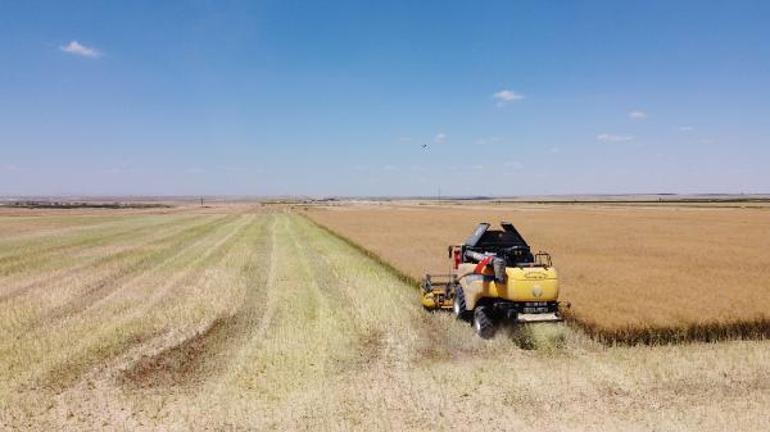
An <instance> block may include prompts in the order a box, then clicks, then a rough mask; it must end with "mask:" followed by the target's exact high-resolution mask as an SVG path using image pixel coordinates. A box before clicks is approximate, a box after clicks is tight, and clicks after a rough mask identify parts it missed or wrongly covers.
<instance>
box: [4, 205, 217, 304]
mask: <svg viewBox="0 0 770 432" xmlns="http://www.w3.org/2000/svg"><path fill="white" fill-rule="evenodd" d="M195 221H196V220H195V219H183V220H174V221H170V222H166V223H162V224H160V225H151V226H147V227H143V228H139V229H136V230H130V231H126V232H123V233H120V234H116V236H108V237H109V240H107V241H106V242H104V243H103V244H107V243H108V242H110V241H115V240H116V238H118V237H119V238H123V237H129V236H133V237H136V238H137V239H140V241H139V242H130V243H128V244H126V245H124V246H121V247H118V248H117V250H115V251H113V252H110V253H108V254H106V255H97V256H95V257H94V258H92V259H88V260H86V262H84V263H82V264H79V265H76V266H74V267H68V268H64V269H62V270H58V271H57V270H55V271H52V272H50V273H47V274H44V275H43V276H42V277H39V278H36V279H35V280H33V281H31V282H28V283H26V284H24V285H21V286H19V287H17V288H14V289H11V290H10V291H8V292H6V293H3V294H0V304H2V303H4V302H7V301H9V300H13V299H15V298H18V297H20V296H23V295H25V294H29V293H31V292H33V291H35V290H37V289H40V288H44V287H50V286H51V283H52V282H54V281H55V283H56V284H57V285H61V284H62V283H64V282H65V281H67V280H68V279H70V278H72V277H76V276H77V275H79V274H80V273H82V272H84V271H87V270H93V269H94V268H99V267H103V266H105V265H108V264H110V263H113V262H115V261H119V260H120V259H122V258H123V257H125V256H127V254H129V253H131V252H132V251H136V250H138V249H141V248H145V247H152V246H153V245H154V244H155V243H157V242H160V241H163V240H164V239H167V238H169V237H171V236H173V235H175V234H177V233H178V232H180V231H181V230H179V231H178V230H176V229H173V228H176V227H177V226H179V225H181V227H182V229H184V228H185V226H186V225H189V224H191V222H195ZM206 223H208V222H207V221H204V222H202V223H200V224H192V225H193V226H200V225H204V224H206ZM163 228H169V230H170V234H169V233H168V232H167V234H166V235H164V236H163V237H161V238H158V239H152V238H149V239H148V238H147V235H149V234H152V233H153V232H154V231H155V230H157V229H163Z"/></svg>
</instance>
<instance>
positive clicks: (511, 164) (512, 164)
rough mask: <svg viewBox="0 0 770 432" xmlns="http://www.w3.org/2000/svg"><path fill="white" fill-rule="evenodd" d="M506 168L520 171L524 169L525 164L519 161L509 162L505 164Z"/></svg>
mask: <svg viewBox="0 0 770 432" xmlns="http://www.w3.org/2000/svg"><path fill="white" fill-rule="evenodd" d="M503 166H505V167H506V168H513V169H514V170H520V169H522V168H524V164H522V163H521V162H519V161H509V162H505V163H504V164H503Z"/></svg>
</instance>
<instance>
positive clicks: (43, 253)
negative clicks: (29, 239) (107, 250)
mask: <svg viewBox="0 0 770 432" xmlns="http://www.w3.org/2000/svg"><path fill="white" fill-rule="evenodd" d="M189 219H191V218H188V220H189ZM183 221H184V220H182V221H180V220H172V221H168V220H159V221H155V223H150V224H146V225H141V226H137V227H132V226H130V224H129V222H132V221H129V222H122V223H119V224H116V225H119V226H120V225H124V224H128V225H129V227H127V228H124V229H119V230H118V231H115V232H108V233H107V234H106V235H105V234H104V233H103V232H102V231H101V230H100V229H96V230H92V231H90V232H89V230H87V229H84V231H86V232H87V234H86V235H85V236H83V237H77V236H76V237H74V238H70V239H63V240H61V242H60V243H56V242H54V244H45V243H44V244H42V245H40V246H39V247H32V248H28V249H24V250H22V251H20V252H18V253H11V254H8V255H5V256H2V257H0V277H6V276H9V275H12V274H15V273H20V272H23V271H24V270H25V269H26V268H29V267H33V268H35V269H37V270H39V269H40V266H41V265H43V264H44V263H46V262H47V261H48V260H50V258H51V256H52V255H53V254H56V253H66V252H70V251H77V250H79V249H81V248H89V247H95V246H101V245H105V244H109V243H112V242H115V241H119V240H122V239H125V238H131V237H136V236H140V235H142V234H143V233H152V232H155V231H157V230H159V229H164V228H166V227H170V226H174V225H177V224H179V223H182V222H183ZM109 226H110V225H108V227H109ZM78 231H79V230H78ZM76 232H77V231H76ZM76 232H75V233H76ZM73 234H74V233H73Z"/></svg>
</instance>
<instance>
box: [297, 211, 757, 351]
mask: <svg viewBox="0 0 770 432" xmlns="http://www.w3.org/2000/svg"><path fill="white" fill-rule="evenodd" d="M306 213H307V214H308V215H310V216H311V217H312V219H313V220H315V221H317V222H318V223H320V224H322V225H324V226H326V227H328V228H330V229H331V230H333V231H335V232H337V233H340V234H341V235H343V236H345V237H347V238H349V239H351V240H352V241H354V242H355V243H357V244H359V245H361V246H363V247H364V248H367V249H369V250H371V251H372V252H374V253H376V254H377V255H379V256H380V257H382V258H383V259H384V260H385V261H386V262H388V263H391V264H393V265H394V266H395V267H397V268H398V269H400V270H402V271H403V272H405V273H406V274H408V275H409V276H411V277H413V278H415V279H417V278H420V277H422V275H423V274H425V273H426V272H442V271H444V272H446V271H448V266H449V261H448V260H447V259H446V246H447V245H448V244H456V243H460V242H462V241H463V240H464V239H465V237H467V235H468V234H469V233H470V232H471V231H472V229H473V228H474V227H475V226H476V224H477V223H478V222H482V221H486V222H490V223H493V224H497V223H498V222H499V221H501V220H507V221H511V222H513V223H514V224H515V225H516V226H517V227H519V228H520V231H521V232H522V233H523V235H524V236H525V238H526V239H527V240H528V241H529V243H530V244H531V245H532V247H533V248H534V249H536V250H546V251H549V252H550V253H551V254H552V255H553V258H554V261H555V265H556V268H557V269H558V270H559V272H560V277H561V280H562V287H563V291H562V298H563V299H565V300H569V301H571V302H572V305H573V309H572V312H573V317H574V318H575V319H576V320H577V322H579V323H580V324H582V325H583V327H584V329H586V330H587V331H589V332H592V333H594V334H595V335H597V336H600V337H602V338H605V339H607V340H620V341H648V342H655V341H667V340H676V339H712V338H720V337H731V336H749V337H757V336H765V337H766V336H768V335H770V248H768V247H767V245H769V244H770V229H768V228H769V227H770V224H769V223H770V212H768V211H767V210H766V209H737V208H736V209H723V208H686V207H668V206H667V207H665V208H660V207H656V206H650V205H648V206H643V207H642V206H608V205H591V204H582V205H536V204H507V205H504V206H500V205H497V206H493V205H483V204H469V205H462V206H457V205H454V206H435V205H432V206H416V205H410V206H372V205H369V206H341V207H334V208H329V209H325V210H324V209H321V210H318V209H312V210H310V211H307V212H306Z"/></svg>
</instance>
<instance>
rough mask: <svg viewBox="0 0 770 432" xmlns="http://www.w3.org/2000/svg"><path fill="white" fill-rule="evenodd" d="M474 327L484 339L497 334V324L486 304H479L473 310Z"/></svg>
mask: <svg viewBox="0 0 770 432" xmlns="http://www.w3.org/2000/svg"><path fill="white" fill-rule="evenodd" d="M473 329H474V330H476V334H477V335H479V336H480V337H482V338H484V339H489V338H491V337H492V336H493V335H494V334H495V324H494V323H493V322H492V319H491V318H490V317H489V315H488V314H487V310H486V308H485V307H484V306H478V307H476V309H475V310H474V311H473Z"/></svg>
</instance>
